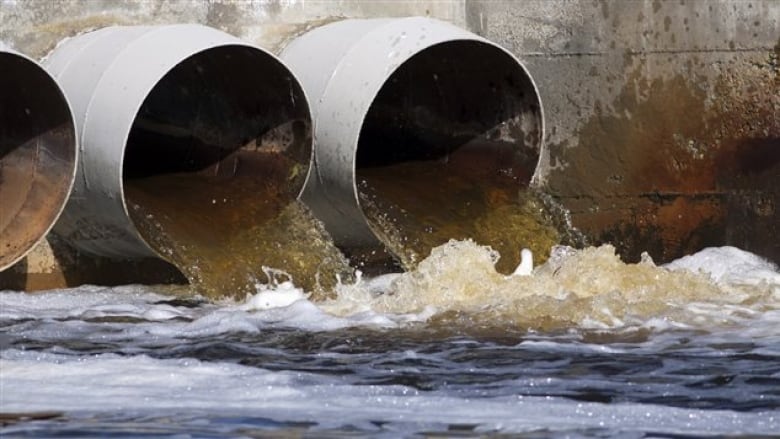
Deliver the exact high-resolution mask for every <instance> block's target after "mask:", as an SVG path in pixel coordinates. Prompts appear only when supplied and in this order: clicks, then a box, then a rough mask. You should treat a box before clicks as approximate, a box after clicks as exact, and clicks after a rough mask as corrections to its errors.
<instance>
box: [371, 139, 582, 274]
mask: <svg viewBox="0 0 780 439" xmlns="http://www.w3.org/2000/svg"><path fill="white" fill-rule="evenodd" d="M483 154H484V155H489V154H488V153H483ZM453 156H454V154H453ZM468 158H472V159H473V156H468ZM458 160H459V161H460V162H467V160H466V159H463V158H460V159H458ZM458 160H456V159H455V158H452V157H449V156H448V161H447V162H443V161H441V160H439V161H406V162H402V163H397V164H392V165H385V166H377V167H367V168H363V169H361V170H360V171H359V175H360V179H361V181H360V184H359V185H358V189H359V196H360V203H361V207H362V210H363V212H364V213H365V215H366V218H367V220H368V223H369V225H370V227H371V229H372V230H373V231H374V232H375V233H376V236H377V237H378V238H379V239H380V240H381V241H382V243H383V244H384V245H385V246H386V247H387V248H388V249H389V250H390V251H391V252H392V253H393V254H394V255H396V257H397V258H398V260H399V262H400V263H401V265H402V266H403V267H404V268H405V269H407V270H410V269H413V268H415V267H416V266H417V264H419V263H420V261H422V260H423V259H425V258H426V257H427V256H428V255H429V253H430V251H431V249H433V248H434V247H437V246H439V245H442V244H444V243H446V242H447V241H448V240H450V239H467V238H472V239H475V240H476V241H477V242H479V243H480V244H483V245H489V246H490V247H492V248H493V249H495V250H496V251H498V252H500V253H501V255H502V258H501V259H500V260H499V261H498V262H497V265H496V267H497V269H498V271H500V272H502V273H505V274H508V273H511V272H512V270H513V269H514V268H515V267H516V266H517V264H518V263H519V262H520V250H521V249H522V248H529V249H530V250H532V251H533V252H534V253H536V254H537V255H538V258H539V259H540V262H543V261H544V260H545V259H546V258H547V252H548V249H549V248H550V247H551V246H553V245H555V244H558V243H560V242H566V243H570V242H569V241H568V240H566V239H564V238H566V237H567V236H566V235H565V234H562V232H563V231H565V230H566V227H564V225H563V224H555V223H554V221H553V219H552V218H553V215H552V212H551V211H550V209H548V208H547V206H546V205H545V204H544V202H543V201H542V200H541V199H540V198H539V197H538V195H537V194H536V193H535V192H534V191H531V190H528V189H527V188H520V186H521V183H520V181H519V177H518V176H517V175H514V174H513V173H512V171H513V170H512V169H511V168H509V167H508V168H507V170H506V171H505V172H502V170H500V169H497V168H498V167H497V166H492V167H489V168H488V169H489V170H492V171H493V172H489V171H486V170H485V169H482V168H481V167H479V166H474V163H471V162H467V163H468V165H470V166H467V165H466V164H463V163H461V164H460V165H459V164H458ZM469 172H470V174H469Z"/></svg>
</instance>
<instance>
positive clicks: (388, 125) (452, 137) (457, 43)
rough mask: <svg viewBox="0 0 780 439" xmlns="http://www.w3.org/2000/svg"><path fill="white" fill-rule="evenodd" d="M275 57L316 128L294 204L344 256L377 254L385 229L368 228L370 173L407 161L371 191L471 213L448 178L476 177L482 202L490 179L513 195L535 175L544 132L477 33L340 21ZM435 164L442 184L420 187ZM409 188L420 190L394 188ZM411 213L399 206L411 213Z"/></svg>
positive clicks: (502, 56) (503, 62)
mask: <svg viewBox="0 0 780 439" xmlns="http://www.w3.org/2000/svg"><path fill="white" fill-rule="evenodd" d="M280 56H281V58H282V60H284V61H285V62H286V63H287V64H288V65H289V66H290V67H291V68H292V69H293V71H295V72H296V74H297V75H298V76H299V78H300V79H301V82H302V84H303V86H304V89H305V90H306V93H307V95H308V96H309V97H310V98H311V102H312V113H313V116H314V120H315V133H314V139H315V174H314V176H313V177H312V178H310V179H309V182H308V183H307V186H306V187H305V189H304V193H303V195H302V200H303V201H304V202H305V203H307V204H308V205H309V207H310V208H311V209H312V210H313V211H314V213H315V214H316V215H317V216H318V217H319V218H320V219H321V220H322V221H323V222H324V224H325V226H326V228H327V230H328V231H329V232H330V233H331V235H332V236H333V238H334V240H335V242H336V243H337V244H339V245H341V246H343V247H348V248H349V247H355V248H379V247H381V244H380V243H379V241H378V239H377V235H378V234H380V233H384V232H380V231H378V230H377V228H376V226H375V224H373V223H372V222H371V221H369V220H368V219H367V212H366V206H365V198H364V196H365V194H363V193H361V185H363V184H364V183H366V182H367V181H369V180H371V179H372V178H374V177H373V175H374V171H375V170H376V169H378V168H382V167H389V166H391V165H395V164H399V163H402V162H409V163H411V162H415V163H417V164H418V165H419V166H416V167H415V166H413V165H410V166H407V167H406V168H405V170H404V171H403V172H399V173H398V174H397V175H395V176H388V175H385V176H384V177H385V178H386V179H387V180H388V181H389V184H387V183H388V182H384V188H382V189H379V190H380V191H384V190H385V188H387V187H388V186H395V187H394V188H393V189H392V190H393V191H397V192H398V193H395V194H393V195H392V196H393V197H395V199H396V200H401V201H399V204H403V199H404V198H406V199H409V200H413V199H418V200H424V201H421V202H430V203H431V204H430V205H429V206H428V207H427V209H428V211H430V210H433V209H451V210H453V211H457V210H459V209H460V208H461V207H463V206H468V205H470V204H473V203H472V202H473V201H474V199H471V198H469V197H468V196H466V195H463V194H464V192H461V193H460V195H459V197H454V198H457V199H454V198H453V197H450V196H448V190H449V189H450V188H449V187H448V185H449V184H450V183H451V182H449V181H448V176H451V175H454V174H455V173H458V172H461V171H463V172H466V173H468V172H471V174H470V176H469V178H476V179H482V178H483V177H484V186H487V187H483V189H485V190H486V191H487V192H485V193H489V192H490V190H491V187H489V186H490V185H491V184H493V183H494V182H492V181H491V180H493V177H500V176H501V175H504V176H507V177H508V180H511V181H510V182H509V183H508V184H509V185H510V186H512V188H511V190H510V192H512V191H515V192H516V191H519V190H522V189H523V188H527V186H528V185H529V184H530V182H531V180H532V178H533V175H534V173H535V172H536V168H537V165H538V162H539V157H540V153H541V149H542V138H543V133H544V127H543V114H542V105H541V102H540V99H539V93H538V91H537V89H536V85H535V84H534V81H533V79H532V78H531V75H530V74H529V73H528V71H527V70H526V69H525V67H524V66H523V65H522V64H521V62H520V61H519V60H518V59H517V58H516V57H515V56H514V55H512V54H511V53H510V52H509V51H507V50H506V49H504V48H502V47H501V46H499V45H497V44H495V43H492V42H490V41H488V40H486V39H484V38H482V37H480V36H478V35H475V34H473V33H470V32H467V31H465V30H463V29H461V28H458V27H456V26H453V25H451V24H448V23H445V22H441V21H437V20H433V19H429V18H422V17H410V18H402V19H368V20H344V21H340V22H336V23H332V24H328V25H325V26H322V27H320V28H317V29H314V30H312V31H310V32H308V33H306V34H304V35H302V36H300V37H299V38H297V39H295V40H293V41H292V42H291V43H290V44H289V45H288V46H287V47H286V48H285V50H284V51H283V52H282V54H281V55H280ZM429 164H430V166H428V165H429ZM434 166H439V168H437V169H439V170H441V172H438V171H437V173H436V176H442V178H441V179H438V180H437V178H434V177H430V178H428V179H427V180H425V178H426V176H425V175H421V174H425V173H427V172H429V171H430V172H433V167H434ZM442 166H444V168H442ZM466 168H470V169H467V170H465V171H464V169H466ZM399 169H400V168H399ZM431 175H432V176H433V174H431ZM464 175H465V174H464ZM419 181H425V185H426V186H425V187H420V186H416V185H415V184H404V182H410V183H414V182H419ZM369 183H370V181H369ZM378 186H382V184H378ZM378 186H377V187H378ZM452 192H455V189H454V188H453V191H452ZM424 194H429V196H428V197H426V196H425V195H424ZM433 194H435V195H433ZM513 194H514V192H513ZM380 195H382V194H380ZM439 195H442V196H441V197H440V196H439ZM483 195H484V194H483ZM510 196H514V195H510ZM361 198H363V199H361ZM429 198H430V199H429ZM487 198H490V195H488V197H487ZM483 202H484V200H483ZM488 204H490V203H488ZM416 207H417V209H411V208H410V209H406V207H405V206H403V205H402V206H401V207H400V208H401V209H402V210H405V211H406V214H407V215H418V214H417V213H410V212H412V211H413V210H416V212H418V213H419V212H420V208H419V207H420V206H416ZM490 208H491V207H490V206H487V207H485V208H484V209H483V210H485V209H490ZM422 210H423V211H424V210H425V207H424V206H423V209H422ZM418 216H419V218H417V219H416V220H419V222H422V223H425V221H426V219H425V218H423V217H422V216H424V213H423V214H419V215H418ZM455 216H457V215H454V216H453V222H458V221H460V220H461V219H456V218H454V217H455ZM471 220H473V218H471ZM435 226H436V227H438V226H442V227H443V226H444V225H442V224H438V225H435ZM452 237H456V236H452ZM518 252H519V249H518ZM518 257H519V253H518Z"/></svg>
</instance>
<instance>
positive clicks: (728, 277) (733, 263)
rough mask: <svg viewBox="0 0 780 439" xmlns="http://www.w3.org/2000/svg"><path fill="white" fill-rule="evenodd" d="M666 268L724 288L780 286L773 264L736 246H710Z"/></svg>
mask: <svg viewBox="0 0 780 439" xmlns="http://www.w3.org/2000/svg"><path fill="white" fill-rule="evenodd" d="M664 266H665V267H667V268H669V269H672V270H688V271H691V272H700V273H705V274H706V275H708V276H709V277H710V278H712V280H714V281H715V282H718V283H720V284H724V285H758V284H760V283H766V284H770V285H777V286H780V272H778V268H777V266H776V265H775V264H773V263H771V262H769V261H767V260H765V259H763V258H761V257H760V256H757V255H755V254H753V253H750V252H746V251H744V250H740V249H738V248H736V247H729V246H726V247H709V248H705V249H703V250H701V251H699V252H697V253H695V254H692V255H689V256H684V257H682V258H680V259H677V260H675V261H672V262H670V263H668V264H666V265H664Z"/></svg>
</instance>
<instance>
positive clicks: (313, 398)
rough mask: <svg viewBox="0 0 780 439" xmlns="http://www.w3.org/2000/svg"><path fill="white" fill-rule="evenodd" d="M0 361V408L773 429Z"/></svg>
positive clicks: (403, 428)
mask: <svg viewBox="0 0 780 439" xmlns="http://www.w3.org/2000/svg"><path fill="white" fill-rule="evenodd" d="M0 369H2V371H3V376H2V377H3V393H2V403H3V410H4V411H9V412H32V411H66V412H75V411H91V412H98V413H108V412H119V411H121V412H122V413H125V414H129V413H138V414H144V413H153V414H158V415H159V414H160V413H183V412H193V411H204V412H206V413H210V414H212V415H217V414H219V413H225V412H229V413H231V414H232V415H239V414H241V413H245V414H251V415H252V416H264V417H268V418H271V419H275V420H278V421H297V422H301V421H305V422H315V423H317V424H318V426H319V427H321V428H338V427H345V426H354V427H358V428H365V429H375V428H376V427H375V425H376V422H381V423H390V424H393V425H394V426H395V427H394V430H393V431H396V432H398V433H399V434H401V435H403V434H404V433H407V434H408V433H414V432H418V431H420V430H424V429H425V428H426V426H427V425H441V424H444V425H446V424H457V425H464V424H466V425H469V424H470V425H475V426H477V431H483V432H489V431H503V432H519V431H533V430H538V429H545V430H552V431H566V430H570V429H588V428H599V429H608V430H616V431H653V432H657V433H668V434H689V435H697V434H713V433H717V434H721V435H733V434H739V435H751V434H753V435H762V434H763V435H771V434H775V433H777V431H780V416H777V413H776V412H734V411H725V410H697V409H683V408H674V407H665V406H659V405H649V404H620V403H613V404H599V403H580V402H576V401H572V400H568V399H565V398H559V397H522V396H499V397H485V398H463V397H457V396H453V395H451V394H446V393H443V392H441V391H430V392H421V391H418V390H415V389H413V388H409V387H405V386H399V385H351V384H348V383H346V382H344V381H343V380H342V379H340V378H338V377H328V376H321V375H314V374H308V373H301V372H287V371H284V372H272V371H268V370H264V369H258V368H251V367H245V366H240V365H236V364H228V363H218V362H201V361H197V360H192V359H180V360H158V359H151V358H148V357H145V356H134V357H122V356H116V355H98V356H92V357H79V358H72V357H67V356H62V355H53V354H41V353H35V352H25V351H20V350H14V349H9V350H5V351H3V352H2V353H0ZM74 395H78V397H76V398H74Z"/></svg>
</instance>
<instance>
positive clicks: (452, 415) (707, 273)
mask: <svg viewBox="0 0 780 439" xmlns="http://www.w3.org/2000/svg"><path fill="white" fill-rule="evenodd" d="M497 258H498V254H497V253H496V252H494V251H492V250H490V249H489V248H486V247H482V246H479V245H477V244H475V243H474V242H471V241H450V242H448V243H446V244H445V245H443V246H441V247H438V248H436V249H435V250H434V252H433V253H432V254H431V255H430V256H429V257H428V258H425V259H424V260H422V261H421V262H420V263H419V264H418V266H417V268H415V269H414V270H412V271H410V272H408V273H405V274H401V275H385V276H380V277H377V278H373V279H365V278H360V277H358V278H357V279H356V280H355V281H354V282H343V283H340V284H337V285H336V286H335V287H334V289H333V291H332V294H331V298H329V299H325V300H312V298H311V297H309V298H307V292H306V291H303V290H301V289H299V288H297V287H295V286H294V285H293V284H292V283H290V282H287V281H281V280H279V281H277V282H275V283H274V282H272V283H270V284H267V285H262V286H260V287H259V288H258V290H257V292H256V293H255V294H254V295H251V296H249V297H247V298H246V299H245V300H230V299H223V300H221V301H214V300H209V299H206V298H204V297H203V296H200V295H198V294H196V293H194V292H192V291H190V290H189V289H188V288H185V287H170V286H137V285H129V286H123V287H115V288H104V287H95V286H82V287H78V288H74V289H65V290H53V291H47V292H43V293H40V294H26V293H23V292H15V291H5V292H2V293H0V328H2V329H0V425H2V427H0V435H2V436H3V437H279V436H294V437H345V436H352V437H365V436H377V437H399V436H401V437H409V436H420V437H428V436H433V437H437V436H438V437H484V436H503V435H507V436H512V437H528V438H537V437H607V436H609V437H612V436H618V437H630V438H634V437H675V438H681V437H703V436H709V437H772V436H775V437H776V436H777V435H778V434H780V272H779V271H778V269H777V267H776V266H774V265H772V264H770V263H768V262H766V261H763V260H761V259H760V258H758V257H756V256H754V255H752V254H750V253H747V252H743V251H741V250H739V249H736V248H732V247H722V248H710V249H706V250H703V251H701V252H699V253H697V254H694V255H691V256H688V257H686V258H682V259H680V260H677V261H674V262H673V263H671V264H668V265H665V266H662V267H658V266H656V265H655V264H654V263H653V262H652V261H651V260H650V259H649V258H645V259H644V260H643V261H642V262H640V263H639V264H624V263H622V262H621V261H620V260H619V259H618V258H617V257H616V256H615V255H614V249H613V248H611V247H610V246H602V247H589V248H586V249H583V250H574V249H572V248H568V247H555V248H553V250H552V252H551V254H550V257H549V259H548V260H547V262H546V263H545V264H543V265H541V266H537V267H536V268H535V270H534V272H533V273H532V274H531V275H530V276H506V275H504V274H501V273H499V272H497V271H496V270H495V267H494V265H493V264H494V263H495V262H496V259H497ZM228 295H229V294H228Z"/></svg>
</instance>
